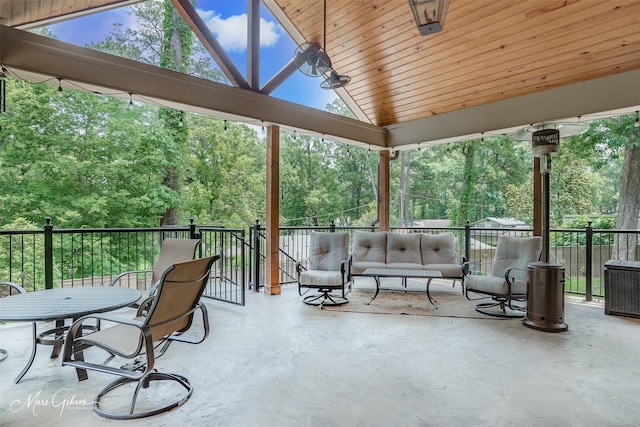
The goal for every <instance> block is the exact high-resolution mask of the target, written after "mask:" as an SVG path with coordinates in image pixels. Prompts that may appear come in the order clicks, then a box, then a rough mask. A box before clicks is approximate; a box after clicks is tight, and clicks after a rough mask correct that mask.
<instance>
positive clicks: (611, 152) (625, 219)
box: [571, 115, 640, 260]
mask: <svg viewBox="0 0 640 427" xmlns="http://www.w3.org/2000/svg"><path fill="white" fill-rule="evenodd" d="M635 119H636V116H635V115H628V116H619V117H613V118H609V119H605V120H598V121H594V122H592V123H590V125H589V130H588V132H587V133H586V134H585V135H584V137H583V138H580V139H578V141H579V142H576V141H571V143H572V144H573V150H572V151H576V152H577V153H578V154H577V155H578V156H580V157H581V158H585V159H593V158H594V154H599V157H600V158H599V159H598V157H597V156H596V157H595V158H596V159H597V160H596V161H593V162H592V165H593V166H594V167H595V168H601V167H602V164H603V163H607V162H614V161H615V159H616V158H618V157H622V158H623V159H624V160H623V163H622V169H621V174H620V181H619V187H618V188H619V198H618V209H617V218H616V228H618V229H624V230H636V229H637V228H638V214H639V213H640V192H639V191H638V188H640V128H638V127H635V126H634V123H635ZM590 153H592V154H590ZM614 190H615V189H614ZM609 191H611V190H609ZM636 247H637V236H636V235H635V234H624V233H620V234H616V235H615V241H614V245H613V252H612V258H614V259H622V260H627V259H634V258H635V254H636Z"/></svg>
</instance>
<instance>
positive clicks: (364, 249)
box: [353, 231, 387, 268]
mask: <svg viewBox="0 0 640 427" xmlns="http://www.w3.org/2000/svg"><path fill="white" fill-rule="evenodd" d="M386 249H387V233H386V232H384V231H378V232H366V231H357V232H356V233H355V234H354V235H353V263H354V264H355V263H359V262H379V263H382V264H385V263H386V257H385V252H386ZM382 268H384V267H382Z"/></svg>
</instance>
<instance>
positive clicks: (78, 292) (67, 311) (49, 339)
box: [0, 286, 142, 384]
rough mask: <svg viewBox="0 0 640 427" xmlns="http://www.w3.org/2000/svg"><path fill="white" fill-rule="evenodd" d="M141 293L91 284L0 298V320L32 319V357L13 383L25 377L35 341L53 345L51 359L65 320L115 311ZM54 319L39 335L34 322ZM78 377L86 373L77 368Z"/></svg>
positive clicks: (35, 345)
mask: <svg viewBox="0 0 640 427" xmlns="http://www.w3.org/2000/svg"><path fill="white" fill-rule="evenodd" d="M141 296H142V293H141V292H140V291H138V290H137V289H132V288H121V287H118V286H91V287H74V288H55V289H46V290H44V291H37V292H27V293H26V294H16V295H12V296H8V297H5V298H0V320H3V321H15V322H27V321H28V322H33V347H32V349H31V357H30V358H29V361H28V362H27V365H26V366H25V367H24V369H23V370H22V372H20V373H19V374H18V376H17V377H16V378H15V380H14V382H15V383H16V384H17V383H18V381H20V380H21V379H22V377H24V375H25V374H26V373H27V371H28V370H29V368H30V367H31V365H32V364H33V360H34V359H35V356H36V349H37V346H38V344H42V345H52V346H54V348H53V351H52V352H51V358H52V359H55V358H57V357H58V354H59V353H60V348H61V347H62V344H63V343H64V332H65V331H66V329H67V328H68V326H64V321H65V319H71V320H76V319H78V318H80V317H82V316H85V315H87V314H92V313H104V312H107V311H113V310H117V309H119V308H122V307H126V306H128V305H131V304H133V303H134V302H136V301H137V300H138V299H140V297H141ZM51 320H55V321H56V327H55V328H54V329H49V330H47V331H44V332H41V333H39V334H38V331H37V325H36V322H37V321H51ZM77 374H78V379H79V380H83V379H86V375H87V374H86V372H81V371H80V370H77Z"/></svg>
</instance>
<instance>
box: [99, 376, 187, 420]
mask: <svg viewBox="0 0 640 427" xmlns="http://www.w3.org/2000/svg"><path fill="white" fill-rule="evenodd" d="M153 381H175V382H176V383H177V384H179V385H180V386H182V387H183V388H184V389H185V390H186V393H183V395H182V396H181V397H180V398H179V399H177V400H173V401H172V402H170V403H168V404H166V405H164V406H161V407H157V408H153V409H149V410H146V411H141V412H136V411H135V407H136V404H137V403H138V402H137V399H138V394H139V392H140V390H141V389H143V388H148V387H149V386H150V385H151V383H152V382H153ZM135 382H137V384H136V388H135V391H134V392H133V397H132V399H131V402H130V404H129V412H128V413H116V412H111V411H108V410H105V409H104V408H103V400H102V398H103V397H105V396H106V395H107V394H108V393H109V392H111V391H113V390H115V389H117V388H119V387H121V386H124V385H126V384H129V383H135ZM192 394H193V387H192V386H191V382H190V381H189V380H188V379H187V378H186V377H183V376H182V375H178V374H167V373H162V372H155V371H154V372H150V373H149V374H147V375H145V376H144V377H143V378H141V379H140V380H134V379H130V378H124V377H122V378H118V379H117V380H115V381H113V382H111V383H110V384H109V385H107V386H106V387H105V388H104V389H103V390H102V391H101V392H100V393H98V396H96V399H95V401H94V403H93V410H94V411H95V413H96V414H98V415H100V416H102V417H105V418H109V419H115V420H131V419H136V418H144V417H150V416H152V415H157V414H159V413H161V412H165V411H169V410H171V409H173V408H176V407H178V406H180V405H182V404H183V403H185V402H186V401H187V399H189V398H190V397H191V395H192Z"/></svg>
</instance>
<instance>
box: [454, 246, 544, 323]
mask: <svg viewBox="0 0 640 427" xmlns="http://www.w3.org/2000/svg"><path fill="white" fill-rule="evenodd" d="M541 252H542V238H541V237H539V236H537V237H512V236H500V237H498V245H497V247H496V253H495V257H494V259H493V261H492V262H493V264H492V267H491V273H490V274H489V275H477V274H469V275H468V276H466V277H465V279H464V284H465V296H466V297H467V299H469V300H477V299H480V298H491V299H492V300H493V301H492V302H487V303H481V304H478V305H476V311H477V312H479V313H482V314H486V315H489V316H496V317H511V318H513V317H515V318H518V317H524V316H525V314H526V313H525V310H526V307H523V306H522V305H517V304H514V302H524V301H526V300H527V274H528V269H527V265H528V264H529V263H531V262H536V261H538V260H539V259H540V254H541ZM474 265H476V266H478V265H481V263H475V264H474ZM470 292H472V293H475V294H479V295H481V297H480V298H471V297H470V296H469V293H470Z"/></svg>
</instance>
